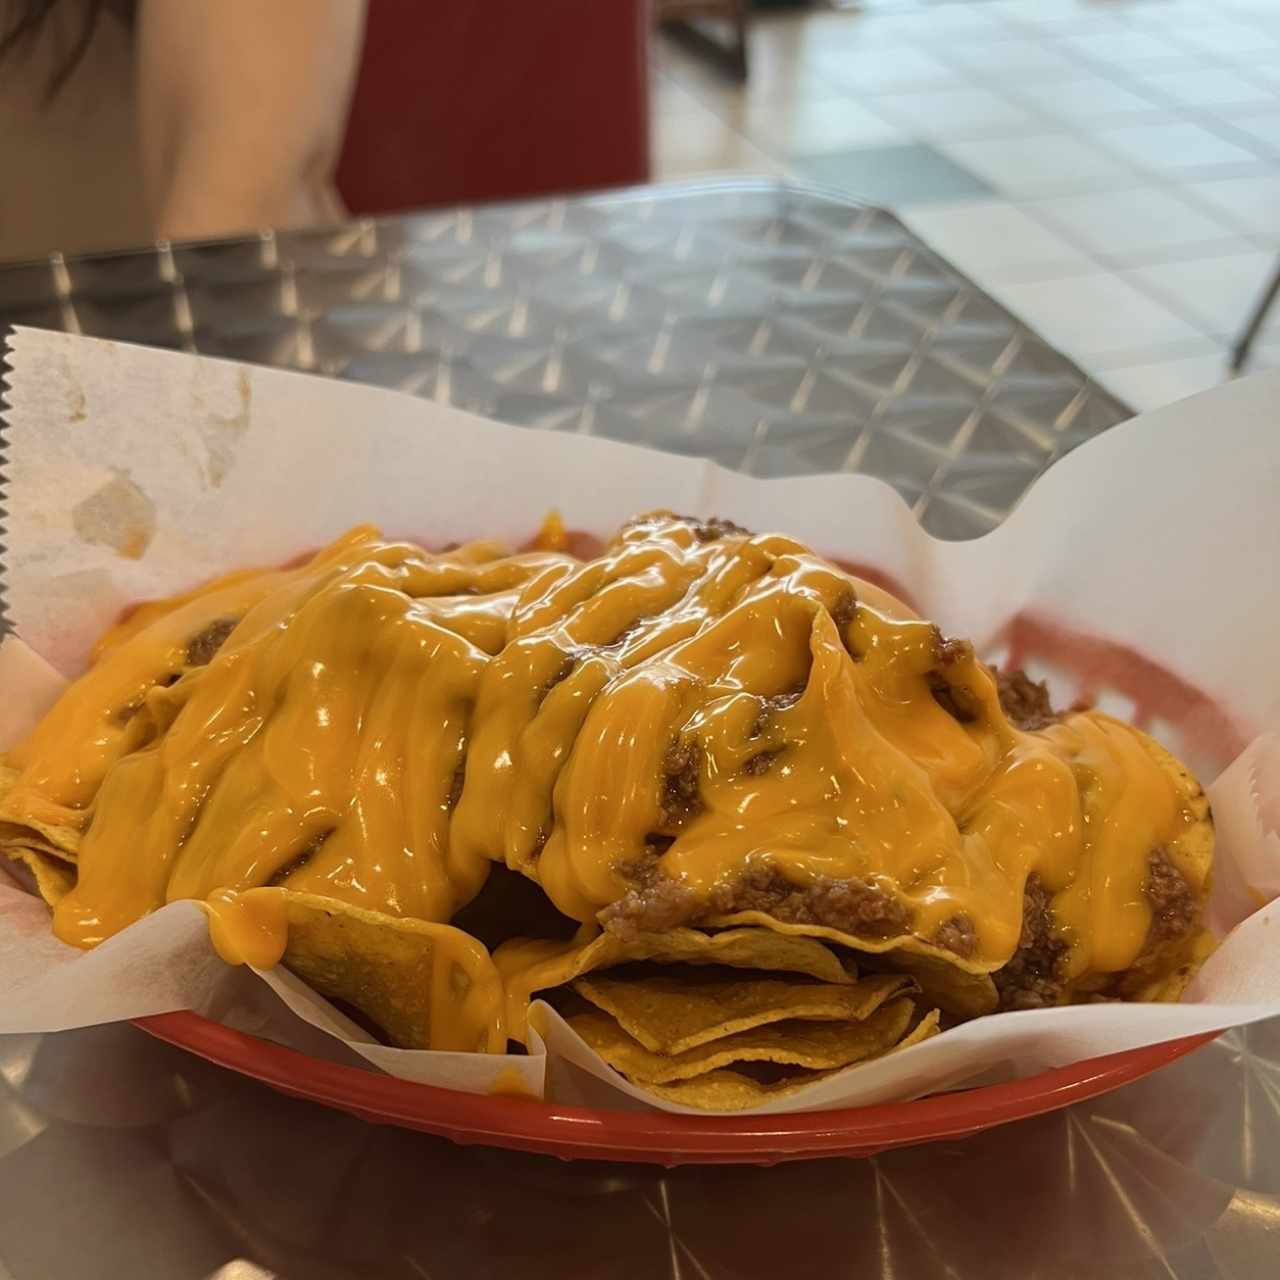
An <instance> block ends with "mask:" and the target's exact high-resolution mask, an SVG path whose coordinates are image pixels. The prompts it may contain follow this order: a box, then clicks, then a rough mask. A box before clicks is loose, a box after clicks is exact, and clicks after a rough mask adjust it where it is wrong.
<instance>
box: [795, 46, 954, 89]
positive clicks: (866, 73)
mask: <svg viewBox="0 0 1280 1280" xmlns="http://www.w3.org/2000/svg"><path fill="white" fill-rule="evenodd" d="M813 56H814V58H815V60H816V63H817V66H818V68H819V70H820V73H821V74H822V75H823V76H824V77H826V78H827V79H829V80H831V81H834V82H835V83H837V84H839V85H841V86H842V87H843V88H846V89H849V90H850V91H852V92H854V93H890V92H892V91H893V90H895V89H947V88H957V89H962V88H967V87H968V86H969V83H970V77H968V76H967V75H966V74H964V73H962V72H960V71H958V70H957V69H956V68H955V67H954V66H952V65H950V64H949V63H947V62H944V61H942V59H940V58H938V57H935V56H934V55H933V54H931V53H929V52H927V51H926V50H924V49H916V48H913V47H911V46H910V45H905V44H904V45H890V46H888V47H887V48H883V49H879V48H861V49H855V50H849V49H840V48H833V49H829V50H823V49H822V48H818V49H815V50H814V55H813Z"/></svg>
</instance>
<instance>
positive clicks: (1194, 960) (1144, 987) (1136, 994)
mask: <svg viewBox="0 0 1280 1280" xmlns="http://www.w3.org/2000/svg"><path fill="white" fill-rule="evenodd" d="M1217 947H1218V940H1217V938H1215V937H1214V936H1213V934H1212V933H1210V932H1209V930H1208V929H1201V930H1200V931H1199V932H1198V933H1196V934H1193V935H1192V936H1191V937H1190V938H1189V939H1187V940H1186V941H1185V942H1184V943H1182V945H1181V946H1180V947H1179V948H1177V951H1176V954H1173V955H1166V956H1164V957H1161V959H1162V961H1163V963H1162V965H1161V967H1160V970H1159V972H1157V973H1143V972H1142V971H1141V970H1131V971H1130V972H1129V973H1128V974H1126V975H1125V981H1124V982H1122V983H1121V986H1120V991H1119V995H1120V997H1121V998H1122V999H1124V1000H1139V1001H1156V1002H1159V1003H1162V1004H1176V1003H1177V1002H1178V1001H1179V1000H1181V999H1182V993H1183V992H1184V991H1186V989H1187V986H1188V984H1189V983H1190V982H1191V979H1192V978H1194V977H1195V976H1196V974H1197V973H1199V972H1200V966H1201V965H1203V964H1204V962H1205V961H1206V960H1207V959H1208V958H1209V957H1210V956H1211V955H1212V954H1213V953H1214V951H1216V950H1217Z"/></svg>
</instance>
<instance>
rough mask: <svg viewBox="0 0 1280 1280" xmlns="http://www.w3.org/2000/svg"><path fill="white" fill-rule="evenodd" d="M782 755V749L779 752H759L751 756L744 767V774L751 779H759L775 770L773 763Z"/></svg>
mask: <svg viewBox="0 0 1280 1280" xmlns="http://www.w3.org/2000/svg"><path fill="white" fill-rule="evenodd" d="M781 754H782V749H781V747H779V748H778V750H777V751H758V752H756V754H755V755H753V756H750V757H749V758H748V759H747V760H746V761H745V762H744V763H743V766H742V772H743V773H745V774H747V775H748V776H749V777H752V778H758V777H760V776H761V775H762V774H765V773H768V772H769V770H770V769H772V768H773V762H774V761H775V760H776V759H777V758H778V757H779V756H780V755H781Z"/></svg>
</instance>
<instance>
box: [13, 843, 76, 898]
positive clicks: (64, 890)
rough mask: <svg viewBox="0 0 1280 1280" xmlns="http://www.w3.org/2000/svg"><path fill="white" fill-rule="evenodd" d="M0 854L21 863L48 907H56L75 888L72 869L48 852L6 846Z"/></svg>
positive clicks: (74, 877)
mask: <svg viewBox="0 0 1280 1280" xmlns="http://www.w3.org/2000/svg"><path fill="white" fill-rule="evenodd" d="M0 853H3V854H4V855H5V856H6V857H8V858H11V859H12V860H13V861H14V862H20V863H22V864H23V866H25V867H26V868H27V870H28V871H30V872H31V878H32V880H34V881H35V886H36V890H37V891H38V892H39V894H40V896H41V897H42V898H43V899H44V900H45V902H46V903H48V905H49V906H50V907H56V906H57V905H58V903H59V902H60V901H61V900H62V899H63V898H65V897H66V895H67V894H68V893H70V892H71V890H72V889H73V888H75V883H76V873H75V870H74V868H73V867H71V866H70V865H68V863H67V862H66V861H65V860H64V859H62V858H60V857H58V856H57V855H56V854H53V853H50V852H49V851H48V850H45V849H36V848H33V847H31V846H23V845H7V846H5V847H3V848H0Z"/></svg>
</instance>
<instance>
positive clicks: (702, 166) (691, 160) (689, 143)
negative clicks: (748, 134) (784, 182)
mask: <svg viewBox="0 0 1280 1280" xmlns="http://www.w3.org/2000/svg"><path fill="white" fill-rule="evenodd" d="M655 123H656V126H657V127H656V130H655V135H656V136H655V140H654V149H653V167H654V171H655V174H656V176H657V177H658V178H674V177H683V176H684V175H686V174H691V173H710V172H747V173H778V172H779V166H778V164H777V163H776V162H775V161H774V160H772V159H771V158H770V157H769V156H768V155H766V154H765V153H764V152H763V151H761V150H760V149H759V148H758V147H756V146H754V145H753V144H752V143H751V142H749V141H748V140H747V139H746V138H744V137H743V136H742V135H741V134H740V133H738V132H736V131H735V130H734V129H731V128H730V127H729V126H728V125H727V124H725V122H724V121H723V120H721V119H719V118H718V117H716V116H714V115H712V114H711V113H710V112H709V111H706V112H704V113H703V114H702V115H701V116H692V117H691V116H683V115H681V116H668V117H665V118H660V119H658V120H657V121H656V122H655Z"/></svg>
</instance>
